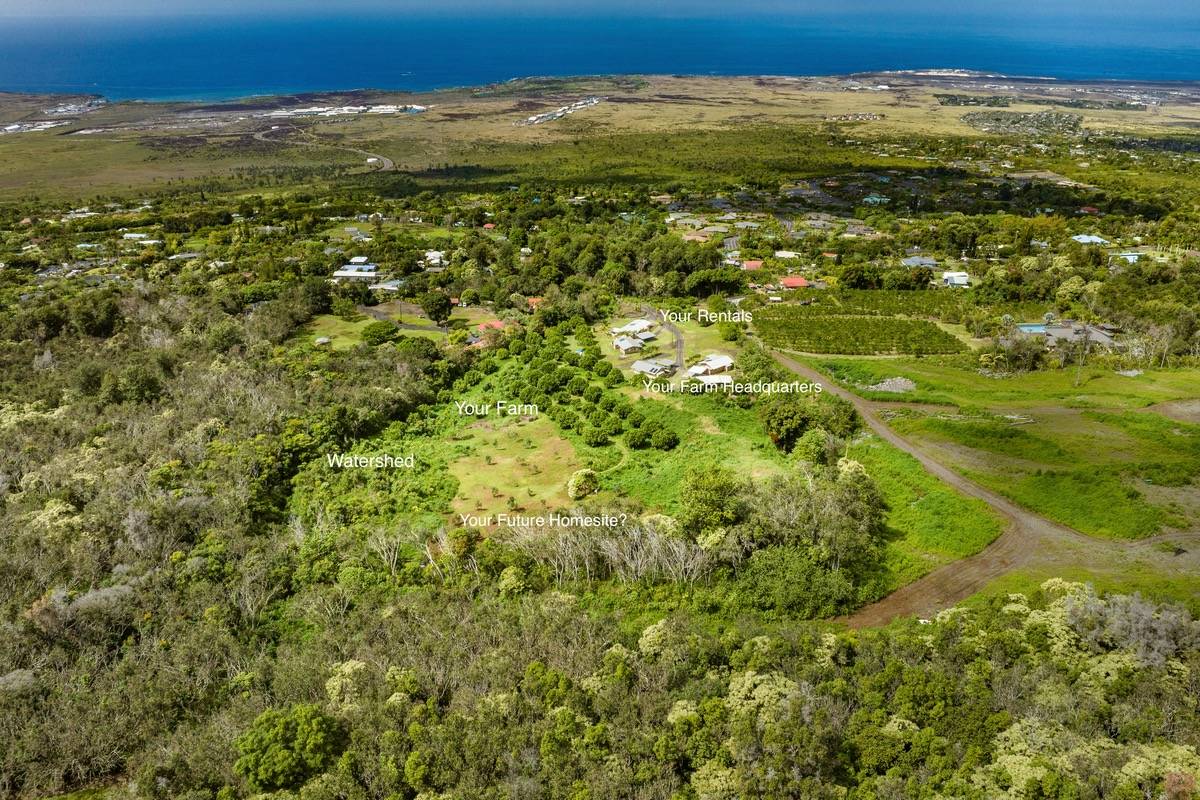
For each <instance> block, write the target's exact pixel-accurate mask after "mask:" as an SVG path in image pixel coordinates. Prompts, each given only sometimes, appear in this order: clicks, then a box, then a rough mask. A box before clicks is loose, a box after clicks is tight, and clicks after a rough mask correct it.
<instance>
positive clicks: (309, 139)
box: [254, 125, 396, 172]
mask: <svg viewBox="0 0 1200 800" xmlns="http://www.w3.org/2000/svg"><path fill="white" fill-rule="evenodd" d="M275 131H295V132H296V133H298V134H300V135H301V136H303V137H304V139H303V140H298V141H297V140H293V141H291V142H289V144H298V145H302V146H304V147H327V148H330V149H333V150H341V151H343V152H346V153H355V154H357V155H360V156H362V157H363V158H365V159H372V158H373V159H375V161H374V163H372V164H371V166H373V167H375V171H376V172H392V171H394V170H395V169H396V162H395V161H393V160H392V159H390V158H388V157H387V156H381V155H379V154H378V153H369V152H367V151H366V150H359V149H358V148H357V147H346V146H344V145H340V144H331V143H329V142H323V141H321V140H320V139H319V138H317V137H316V136H314V135H313V134H312V133H310V132H309V131H307V130H305V129H304V128H301V127H299V126H297V125H276V126H274V127H272V128H269V129H268V130H265V131H258V132H257V133H255V134H254V138H255V139H257V140H258V141H260V142H266V143H268V144H280V143H281V142H280V141H279V140H277V139H272V138H271V137H270V134H272V133H274V132H275Z"/></svg>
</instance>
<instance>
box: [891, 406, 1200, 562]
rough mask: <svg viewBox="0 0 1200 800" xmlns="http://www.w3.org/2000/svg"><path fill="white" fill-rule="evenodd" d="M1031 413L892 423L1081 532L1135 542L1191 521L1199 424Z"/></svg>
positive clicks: (1137, 416) (1143, 415) (1135, 415)
mask: <svg viewBox="0 0 1200 800" xmlns="http://www.w3.org/2000/svg"><path fill="white" fill-rule="evenodd" d="M1030 416H1031V417H1032V419H1033V423H1032V424H1029V425H1023V426H1020V427H1016V426H1012V425H1010V424H1008V423H1007V422H1005V421H1004V420H1003V419H997V418H993V417H979V418H967V419H945V418H940V417H934V416H920V415H915V414H912V415H907V416H903V417H900V418H897V419H895V420H893V421H892V424H893V426H894V427H895V429H896V430H897V431H899V432H901V433H903V434H904V435H906V436H909V437H911V438H913V439H915V440H917V441H922V442H926V443H931V444H933V445H935V446H936V447H938V448H939V449H940V450H941V451H942V452H943V453H944V454H945V455H946V457H947V458H948V459H949V460H950V461H951V462H952V463H953V464H954V465H955V466H956V467H957V468H958V469H959V470H961V471H962V472H964V473H965V474H967V475H969V476H970V477H971V478H972V479H973V480H976V481H978V482H979V483H981V484H983V485H985V486H988V487H990V488H992V489H994V490H995V491H997V492H1000V493H1001V494H1004V495H1005V496H1007V497H1010V498H1012V499H1013V500H1015V501H1017V502H1018V503H1021V504H1022V505H1024V506H1026V507H1027V508H1030V509H1032V510H1034V511H1036V512H1038V513H1040V514H1044V515H1045V516H1047V517H1049V518H1051V519H1054V520H1057V521H1058V522H1062V523H1063V524H1065V525H1069V526H1071V527H1073V528H1075V529H1076V530H1079V531H1082V532H1084V533H1088V534H1091V535H1094V536H1100V537H1104V538H1116V539H1136V538H1142V537H1145V536H1152V535H1154V534H1156V533H1159V532H1160V531H1161V530H1162V529H1163V528H1164V527H1167V526H1169V527H1188V526H1189V524H1191V523H1193V522H1195V520H1194V519H1192V518H1193V517H1194V516H1195V513H1194V512H1189V511H1188V508H1187V507H1188V506H1189V505H1191V506H1194V505H1195V504H1194V503H1189V502H1187V501H1188V498H1189V497H1191V498H1194V497H1195V495H1196V494H1197V489H1196V487H1195V486H1194V483H1193V481H1194V480H1195V477H1196V476H1197V475H1198V474H1200V426H1195V425H1188V424H1187V423H1182V422H1176V421H1172V420H1168V419H1166V418H1164V417H1160V416H1158V415H1155V414H1152V413H1147V412H1136V411H1118V412H1104V413H1099V412H1090V411H1089V412H1079V411H1075V410H1072V409H1045V408H1043V409H1033V410H1031V411H1030ZM1150 487H1155V488H1156V492H1155V494H1154V495H1153V496H1150V495H1148V494H1147V491H1146V490H1147V489H1149V488H1150Z"/></svg>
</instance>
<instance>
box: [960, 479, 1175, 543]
mask: <svg viewBox="0 0 1200 800" xmlns="http://www.w3.org/2000/svg"><path fill="white" fill-rule="evenodd" d="M966 474H967V475H968V477H970V478H971V479H972V480H974V481H977V482H979V483H981V484H983V485H984V486H987V487H989V488H990V489H992V490H994V491H996V492H999V493H1000V494H1002V495H1004V496H1006V497H1008V498H1010V499H1012V500H1015V501H1016V502H1018V503H1020V504H1021V505H1023V506H1025V507H1026V508H1029V509H1032V510H1033V511H1036V512H1037V513H1039V514H1042V515H1044V516H1046V517H1048V518H1050V519H1052V520H1054V521H1056V522H1061V523H1062V524H1064V525H1069V526H1070V527H1072V528H1074V529H1075V530H1077V531H1080V532H1082V533H1087V534H1090V535H1092V536H1099V537H1102V538H1106V539H1141V538H1144V537H1146V536H1153V535H1155V534H1157V533H1159V532H1160V531H1161V530H1162V527H1163V526H1164V525H1172V526H1182V525H1185V524H1186V520H1184V519H1182V518H1180V517H1179V516H1178V515H1177V514H1175V513H1172V512H1171V511H1170V510H1168V509H1164V508H1161V507H1159V506H1154V505H1151V504H1150V503H1149V502H1147V501H1146V498H1145V496H1144V495H1143V494H1142V493H1141V492H1140V491H1138V490H1137V489H1136V488H1135V487H1133V486H1131V485H1130V484H1129V483H1128V482H1126V481H1124V480H1122V479H1121V478H1120V477H1119V476H1118V475H1114V474H1112V472H1110V471H1109V470H1106V469H1104V468H1102V467H1096V468H1091V469H1087V468H1081V469H1074V470H1063V471H1058V472H1041V471H1039V472H1035V473H1032V474H1024V475H1019V476H1018V475H1013V474H1011V473H1010V474H1005V473H1004V472H999V473H997V472H986V473H985V472H970V471H967V472H966Z"/></svg>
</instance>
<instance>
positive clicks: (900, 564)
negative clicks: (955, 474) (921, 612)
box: [849, 436, 1004, 595]
mask: <svg viewBox="0 0 1200 800" xmlns="http://www.w3.org/2000/svg"><path fill="white" fill-rule="evenodd" d="M849 455H850V457H851V458H854V459H856V460H857V461H859V462H861V463H862V464H863V466H865V467H866V468H867V472H868V473H870V474H871V476H872V477H874V478H875V480H876V481H877V482H878V484H879V487H880V489H881V490H882V491H883V494H884V497H885V498H886V499H887V503H888V508H889V511H888V518H887V522H888V527H890V528H891V529H892V530H893V531H894V532H895V533H896V534H897V535H896V537H895V538H894V539H892V541H890V542H888V545H887V552H886V556H885V570H886V571H885V575H884V577H883V580H882V581H881V585H880V587H879V589H880V590H881V591H880V592H879V593H880V595H882V594H885V593H887V592H889V591H891V590H893V589H895V588H897V587H899V586H903V585H904V584H906V583H910V582H911V581H914V580H916V579H917V578H919V577H921V576H922V575H924V574H925V573H927V572H929V571H931V570H933V569H935V568H937V567H939V566H942V565H943V564H947V563H949V562H951V561H954V560H956V559H959V558H964V557H966V556H969V555H973V554H974V553H978V552H979V551H980V550H982V549H983V548H984V547H986V546H987V545H988V544H989V543H990V542H991V541H992V540H993V539H995V538H996V537H997V536H999V535H1000V533H1001V532H1002V531H1003V529H1004V521H1003V519H1002V518H1001V517H1000V516H999V515H997V514H996V513H995V512H994V511H992V510H991V509H990V508H989V507H988V506H987V504H986V503H984V502H983V501H981V500H976V499H974V498H970V497H965V496H963V495H961V494H959V493H957V492H955V491H954V490H953V489H951V488H950V487H948V486H946V485H945V484H944V483H942V482H941V481H939V480H938V479H937V478H935V477H934V476H932V475H930V474H929V473H928V472H926V471H925V469H924V468H923V467H922V466H921V465H920V463H919V462H918V461H917V460H916V459H915V458H913V457H912V456H910V455H908V454H907V453H904V452H902V451H900V450H898V449H896V448H895V447H892V446H891V445H889V444H888V443H887V442H884V441H882V440H880V439H878V438H877V437H875V436H869V437H865V438H861V439H859V440H858V441H856V442H855V443H854V444H852V445H851V446H850V448H849Z"/></svg>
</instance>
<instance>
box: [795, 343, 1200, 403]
mask: <svg viewBox="0 0 1200 800" xmlns="http://www.w3.org/2000/svg"><path fill="white" fill-rule="evenodd" d="M813 364H814V365H815V366H816V367H818V368H819V369H821V370H822V371H824V372H827V373H828V374H831V375H833V376H834V377H835V378H837V380H838V381H839V382H841V383H843V384H845V385H846V386H847V387H848V388H850V389H852V390H853V391H855V392H856V393H857V394H859V395H861V396H863V397H867V398H869V399H872V400H902V401H912V402H921V403H942V404H946V405H955V406H960V407H964V408H995V407H1021V406H1041V405H1062V406H1066V407H1068V408H1111V409H1128V408H1142V407H1145V406H1148V405H1152V404H1154V403H1161V402H1165V401H1168V400H1180V399H1186V398H1192V397H1200V371H1197V370H1194V369H1165V370H1151V371H1148V372H1145V373H1143V374H1142V375H1138V376H1136V377H1126V376H1124V375H1118V374H1117V373H1116V372H1115V371H1113V370H1110V369H1101V368H1097V367H1091V368H1085V369H1084V370H1083V371H1082V374H1081V375H1080V376H1079V377H1080V378H1081V380H1080V381H1079V383H1078V385H1077V384H1076V379H1077V375H1076V371H1075V370H1074V369H1063V370H1039V371H1037V372H1027V373H1024V374H1020V375H1013V376H1011V377H1005V378H989V377H985V376H983V375H980V374H979V372H978V371H977V370H978V363H977V362H976V361H975V359H974V358H973V357H972V356H969V355H962V356H930V357H925V358H891V359H866V358H821V359H817V360H813ZM892 377H904V378H909V379H910V380H912V381H913V382H914V383H916V385H917V388H916V390H915V391H913V392H908V393H905V394H888V393H884V392H869V391H863V388H862V387H865V386H871V385H874V384H877V383H879V382H880V381H882V380H884V379H885V378H892Z"/></svg>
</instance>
